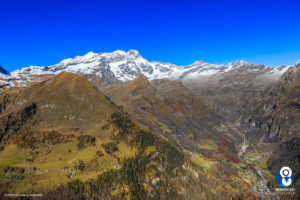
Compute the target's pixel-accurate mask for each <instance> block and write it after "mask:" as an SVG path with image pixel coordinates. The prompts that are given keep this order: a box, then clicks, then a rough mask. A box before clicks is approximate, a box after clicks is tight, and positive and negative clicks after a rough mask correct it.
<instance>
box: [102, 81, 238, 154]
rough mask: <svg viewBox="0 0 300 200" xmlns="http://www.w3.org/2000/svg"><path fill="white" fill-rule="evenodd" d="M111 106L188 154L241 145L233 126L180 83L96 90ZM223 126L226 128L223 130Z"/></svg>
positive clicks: (135, 83) (132, 84)
mask: <svg viewBox="0 0 300 200" xmlns="http://www.w3.org/2000/svg"><path fill="white" fill-rule="evenodd" d="M100 90H102V91H103V92H104V94H105V95H107V96H108V97H109V98H110V99H111V100H112V101H113V102H115V103H116V104H117V105H119V106H121V107H122V108H123V109H124V110H126V112H128V113H129V114H130V115H131V116H132V117H133V118H134V119H135V120H136V121H138V122H140V123H141V124H143V125H144V126H147V127H149V128H150V130H152V131H154V132H161V133H163V134H164V135H167V136H169V137H171V138H172V139H174V140H175V141H177V142H178V143H179V144H180V145H182V146H183V147H185V148H186V149H189V150H190V151H194V152H199V144H201V143H202V144H204V143H206V142H208V141H209V142H210V143H211V142H213V143H215V144H216V145H220V146H222V145H221V144H222V141H226V142H227V143H230V145H231V146H232V147H233V148H232V150H231V153H235V154H236V152H235V148H234V144H238V143H241V142H242V136H241V135H239V134H238V132H237V131H236V129H235V126H234V125H232V126H230V125H229V126H227V125H228V124H230V123H229V122H227V121H226V120H225V119H224V118H222V117H221V116H218V115H216V114H215V113H214V111H213V110H211V109H210V108H209V107H208V106H206V105H205V104H204V102H203V101H202V100H201V99H199V98H198V97H197V96H196V95H194V94H193V93H192V92H191V91H189V90H188V89H187V88H186V87H185V86H183V84H182V83H181V82H180V81H177V80H167V79H158V80H153V81H148V80H147V79H146V78H145V77H142V76H140V77H139V78H137V79H135V80H133V81H128V82H125V83H120V84H114V85H109V86H106V87H100ZM225 124H226V126H225Z"/></svg>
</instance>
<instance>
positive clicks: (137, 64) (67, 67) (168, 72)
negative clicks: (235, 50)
mask: <svg viewBox="0 0 300 200" xmlns="http://www.w3.org/2000/svg"><path fill="white" fill-rule="evenodd" d="M239 68H241V69H243V70H246V71H252V72H255V71H257V72H265V74H266V75H267V76H268V77H269V78H271V79H273V78H276V79H277V78H278V76H280V75H282V74H283V73H284V72H285V71H286V70H287V68H288V67H285V68H282V67H281V68H280V67H278V68H268V67H265V66H263V65H258V64H251V63H247V62H246V61H244V60H241V61H236V62H231V63H229V64H228V65H218V64H209V63H206V62H203V61H197V62H195V63H193V64H191V65H188V66H177V65H173V64H170V63H162V62H151V61H148V60H146V59H144V58H143V57H142V56H141V55H140V54H139V52H138V51H136V50H130V51H128V52H125V51H122V50H118V51H114V52H112V53H94V52H89V53H87V54H85V55H83V56H76V57H75V58H69V59H65V60H62V61H61V62H60V63H58V64H55V65H52V66H44V67H39V66H30V67H25V68H21V69H18V70H15V71H13V72H11V73H10V75H6V76H9V77H10V78H11V79H12V80H18V81H19V82H18V84H19V85H22V84H24V83H26V82H34V81H38V80H42V79H37V77H41V76H47V75H55V74H58V73H60V72H62V71H67V72H72V73H80V74H85V75H95V76H97V77H113V78H116V79H118V80H120V81H128V80H132V79H135V78H137V77H138V76H141V75H142V76H145V77H146V78H147V79H149V80H153V79H164V78H166V79H179V80H186V79H199V78H203V77H212V76H214V75H216V74H222V73H227V72H229V71H231V70H236V69H239Z"/></svg>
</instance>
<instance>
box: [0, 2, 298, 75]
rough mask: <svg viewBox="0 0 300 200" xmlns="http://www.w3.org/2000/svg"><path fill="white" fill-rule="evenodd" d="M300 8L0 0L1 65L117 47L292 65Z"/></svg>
mask: <svg viewBox="0 0 300 200" xmlns="http://www.w3.org/2000/svg"><path fill="white" fill-rule="evenodd" d="M299 10H300V1H299V0H296V1H292V0H284V1H276V0H272V1H271V0H270V1H269V0H260V1H257V0H251V1H247V0H227V1H225V0H223V1H217V0H210V1H208V0H207V1H199V0H198V1H191V0H184V1H179V0H178V1H174V0H173V1H164V0H160V1H157V0H139V1H130V0H129V1H126V0H123V1H113V0H111V1H108V0H106V1H91V0H85V1H76V0H73V1H63V0H60V1H56V0H52V1H48V0H42V1H41V0H39V1H33V0H27V1H25V0H7V1H4V0H1V5H0V65H1V66H3V67H4V68H6V69H8V70H10V71H12V70H14V69H17V68H21V67H26V66H29V65H39V66H44V65H53V64H56V63H58V62H59V61H61V60H62V59H65V58H69V57H75V56H76V55H84V54H85V53H87V52H89V51H94V52H111V51H114V50H118V49H121V50H125V51H127V50H130V49H136V50H138V51H139V52H140V53H141V55H142V56H143V57H145V58H146V59H148V60H151V61H153V60H155V61H163V62H171V63H174V64H177V65H188V64H191V63H193V62H194V61H196V60H204V61H206V62H210V63H225V64H226V63H228V62H229V61H234V60H241V59H244V60H247V61H248V62H254V63H261V64H265V65H269V66H277V65H280V64H294V63H295V62H296V61H297V60H299V59H300V14H299Z"/></svg>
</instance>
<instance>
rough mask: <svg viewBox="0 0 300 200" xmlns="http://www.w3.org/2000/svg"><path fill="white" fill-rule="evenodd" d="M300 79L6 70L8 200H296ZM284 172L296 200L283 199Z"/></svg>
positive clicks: (1, 114)
mask: <svg viewBox="0 0 300 200" xmlns="http://www.w3.org/2000/svg"><path fill="white" fill-rule="evenodd" d="M299 68H300V62H297V63H296V64H295V65H292V66H278V67H275V68H273V67H267V66H264V65H261V64H252V63H247V62H246V61H243V60H242V61H236V62H231V63H229V64H228V65H217V64H209V63H205V62H203V61H197V62H195V63H193V64H191V65H187V66H176V65H173V64H170V63H162V62H152V61H147V60H146V59H144V58H143V57H142V56H141V55H140V54H139V53H138V51H136V50H130V51H128V52H125V51H121V50H118V51H115V52H112V53H93V52H89V53H87V54H86V55H84V56H77V57H75V58H73V59H65V60H62V61H61V62H60V63H58V64H55V65H53V66H42V67H38V66H30V67H25V68H21V69H18V70H15V71H12V72H8V71H7V70H5V69H4V68H2V67H1V68H0V84H1V93H0V186H1V187H0V188H1V189H0V194H5V193H18V192H23V193H26V192H29V191H36V192H42V193H43V194H44V197H43V198H44V199H164V198H165V199H247V198H248V199H260V198H261V199H297V198H298V197H299V188H300V181H299V180H300V179H299V178H300V177H299V173H300V172H299V167H298V166H299V165H300V154H299V137H300V135H299V134H300V126H299V119H300V99H299V97H300V93H299V92H300V85H299V83H300V82H299V77H300V76H299V72H300V71H299ZM284 165H288V166H290V167H291V168H292V169H293V172H294V173H295V183H294V184H293V187H294V188H296V189H295V193H293V194H291V195H289V196H285V195H284V194H282V193H280V192H278V191H275V188H276V182H275V177H274V176H275V173H276V171H277V170H278V168H280V167H282V166H284ZM50 182H51V183H53V184H50ZM265 190H269V191H270V192H269V193H265V192H263V191H265Z"/></svg>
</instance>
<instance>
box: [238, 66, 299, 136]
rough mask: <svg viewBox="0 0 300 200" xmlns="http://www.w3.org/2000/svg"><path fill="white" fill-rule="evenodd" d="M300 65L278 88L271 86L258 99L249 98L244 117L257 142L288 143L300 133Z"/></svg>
mask: <svg viewBox="0 0 300 200" xmlns="http://www.w3.org/2000/svg"><path fill="white" fill-rule="evenodd" d="M299 67H300V65H299V64H298V65H295V66H293V67H291V68H289V69H288V70H287V71H286V72H285V73H284V74H283V76H282V77H281V79H280V81H279V82H277V83H276V84H273V85H269V87H268V88H267V89H266V90H264V91H263V92H262V93H261V94H260V95H259V96H258V97H257V99H253V98H251V99H250V98H249V99H248V100H247V101H245V103H244V104H242V105H243V107H245V108H247V110H245V111H244V112H243V115H242V117H241V124H242V126H248V127H249V130H248V132H249V133H248V134H247V135H249V137H250V138H251V137H252V135H251V133H252V132H256V134H254V135H255V137H253V139H259V140H264V141H268V140H269V141H270V140H271V141H287V140H290V139H291V138H292V137H294V136H296V135H297V134H299V130H300V124H299V122H298V121H299V119H300V104H299V103H300V70H299Z"/></svg>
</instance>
